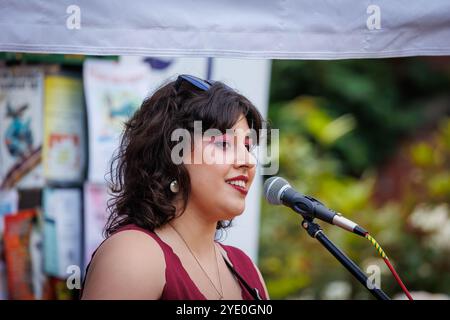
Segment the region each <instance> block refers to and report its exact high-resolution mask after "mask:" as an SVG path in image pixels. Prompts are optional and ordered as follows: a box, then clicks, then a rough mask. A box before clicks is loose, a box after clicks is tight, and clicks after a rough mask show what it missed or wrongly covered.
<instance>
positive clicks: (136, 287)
mask: <svg viewBox="0 0 450 320" xmlns="http://www.w3.org/2000/svg"><path fill="white" fill-rule="evenodd" d="M165 268H166V264H165V259H164V253H163V251H162V249H161V247H160V246H159V244H158V243H157V242H156V240H154V239H153V238H152V237H150V236H149V235H147V234H145V233H144V232H141V231H137V230H126V231H121V232H119V233H117V234H115V235H113V236H111V237H109V238H108V239H107V240H106V241H105V242H104V243H103V244H102V245H101V246H100V248H99V249H98V250H97V252H96V254H95V256H94V258H93V259H92V261H91V266H90V267H89V272H88V274H87V275H86V282H85V286H84V289H83V296H82V298H83V299H158V298H159V297H160V296H161V293H162V291H163V288H164V285H165Z"/></svg>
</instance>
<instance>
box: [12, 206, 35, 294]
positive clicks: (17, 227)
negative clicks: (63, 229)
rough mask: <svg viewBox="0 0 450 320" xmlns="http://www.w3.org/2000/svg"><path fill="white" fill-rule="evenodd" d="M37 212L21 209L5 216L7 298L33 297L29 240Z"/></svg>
mask: <svg viewBox="0 0 450 320" xmlns="http://www.w3.org/2000/svg"><path fill="white" fill-rule="evenodd" d="M36 216H37V212H36V211H35V210H23V211H20V212H18V213H17V214H15V215H7V216H5V233H4V245H5V261H6V270H7V277H8V298H9V299H12V300H21V299H25V300H30V299H35V291H34V290H35V289H34V284H33V272H32V269H33V265H32V261H31V254H30V241H31V234H32V230H33V225H34V221H35V218H36Z"/></svg>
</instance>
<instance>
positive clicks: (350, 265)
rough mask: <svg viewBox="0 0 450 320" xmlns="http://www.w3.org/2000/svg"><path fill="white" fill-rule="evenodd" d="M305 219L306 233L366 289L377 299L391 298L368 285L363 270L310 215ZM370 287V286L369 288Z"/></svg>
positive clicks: (373, 286)
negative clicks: (329, 237) (332, 240)
mask: <svg viewBox="0 0 450 320" xmlns="http://www.w3.org/2000/svg"><path fill="white" fill-rule="evenodd" d="M303 218H304V219H305V220H303V222H302V227H303V228H304V229H305V230H306V231H307V232H308V234H309V235H310V236H311V237H312V238H314V239H317V240H318V241H319V242H320V243H321V244H322V245H323V246H324V247H325V248H326V249H327V250H328V251H329V252H330V253H331V254H332V255H333V256H334V257H335V258H336V259H337V260H338V261H339V262H340V263H341V264H342V265H343V266H344V267H345V268H346V269H347V270H348V271H350V273H351V274H352V275H353V276H354V277H355V278H356V279H357V280H358V281H359V282H360V283H361V284H362V285H363V286H364V287H365V288H366V289H367V290H369V292H370V293H371V294H372V295H373V296H375V298H377V299H378V300H391V298H389V296H388V295H387V294H386V293H384V292H383V290H381V289H380V288H377V287H376V286H375V285H374V284H372V283H371V286H369V285H368V284H369V281H368V279H367V277H366V275H365V273H364V272H362V270H361V269H360V268H359V267H358V266H357V265H356V264H355V263H354V262H353V261H352V260H351V259H350V258H348V257H347V256H346V255H345V253H344V252H342V251H341V250H340V249H339V248H338V247H336V246H335V245H334V243H333V242H331V240H330V239H328V237H327V236H326V235H325V234H324V233H323V231H322V229H321V228H320V226H319V225H318V224H317V223H315V222H313V219H311V218H310V217H305V216H303ZM371 287H372V288H371Z"/></svg>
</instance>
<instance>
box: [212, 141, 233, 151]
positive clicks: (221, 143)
mask: <svg viewBox="0 0 450 320" xmlns="http://www.w3.org/2000/svg"><path fill="white" fill-rule="evenodd" d="M214 144H215V145H216V146H218V147H221V148H222V149H228V148H229V147H230V145H231V144H230V143H229V142H228V141H217V142H214Z"/></svg>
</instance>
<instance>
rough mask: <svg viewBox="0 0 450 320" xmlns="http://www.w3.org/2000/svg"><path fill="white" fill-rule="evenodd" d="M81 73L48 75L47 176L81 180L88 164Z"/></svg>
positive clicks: (45, 107)
mask: <svg viewBox="0 0 450 320" xmlns="http://www.w3.org/2000/svg"><path fill="white" fill-rule="evenodd" d="M85 118H86V117H85V110H84V97H83V84H82V80H81V77H76V76H66V75H48V76H46V77H45V95H44V145H43V165H44V176H45V178H46V179H47V180H49V181H52V182H68V183H70V182H72V183H77V182H81V181H82V180H83V178H84V176H83V175H84V168H85V164H86V151H85V148H86V145H85V144H86V143H85V141H86V137H85V132H86V129H85V127H86V123H85V122H86V121H85Z"/></svg>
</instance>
